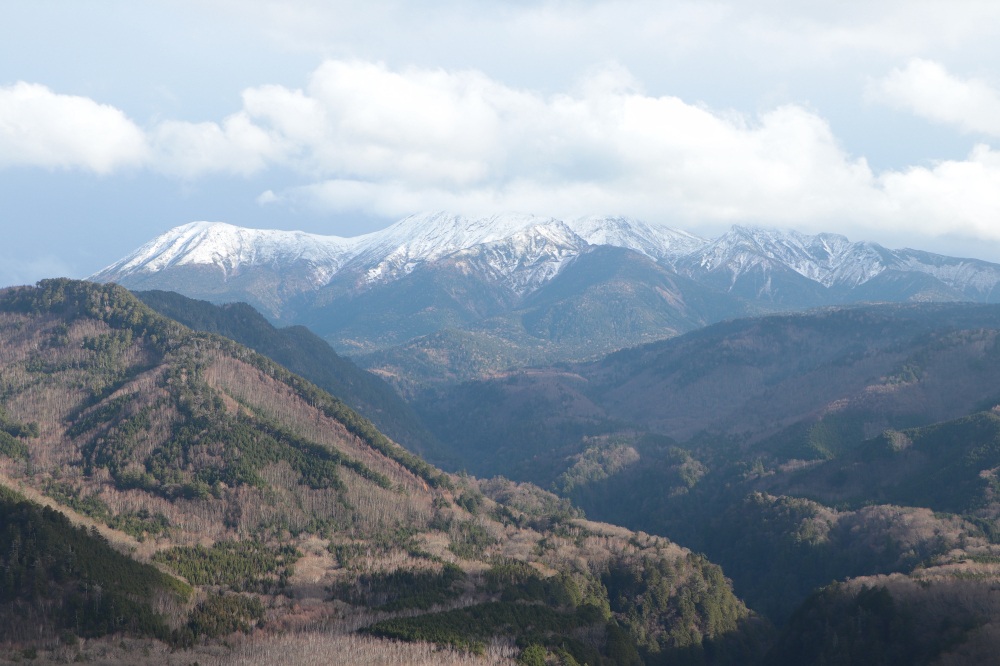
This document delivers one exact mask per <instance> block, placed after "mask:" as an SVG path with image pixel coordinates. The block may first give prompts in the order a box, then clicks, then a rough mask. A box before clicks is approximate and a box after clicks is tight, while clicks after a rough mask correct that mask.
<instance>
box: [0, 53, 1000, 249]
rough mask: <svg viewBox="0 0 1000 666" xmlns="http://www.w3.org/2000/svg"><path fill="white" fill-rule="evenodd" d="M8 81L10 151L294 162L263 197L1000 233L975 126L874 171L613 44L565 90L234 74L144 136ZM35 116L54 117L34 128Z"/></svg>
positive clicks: (236, 168)
mask: <svg viewBox="0 0 1000 666" xmlns="http://www.w3.org/2000/svg"><path fill="white" fill-rule="evenodd" d="M922 66H923V65H921V64H920V63H918V64H917V65H916V66H915V65H914V64H913V63H911V65H910V66H909V67H908V68H907V70H905V71H901V72H900V73H897V74H899V76H898V77H897V78H900V80H909V78H908V77H909V74H907V73H906V72H910V71H911V70H913V71H917V70H919V68H920V67H922ZM914 67H916V68H917V69H916V70H915V69H914ZM918 73H919V72H918ZM893 76H896V75H895V74H894V75H893ZM890 79H892V77H890ZM887 80H889V79H887ZM923 80H926V79H923ZM945 80H946V81H951V82H953V81H952V80H951V79H950V77H946V79H945ZM959 83H962V82H959ZM949 85H950V84H949ZM963 85H966V88H967V87H968V82H964V84H963ZM19 86H21V88H23V89H25V90H27V91H28V92H31V93H33V94H35V95H36V96H39V95H40V96H41V97H42V98H43V99H44V100H47V101H46V104H47V106H45V108H46V109H47V111H48V113H49V114H50V116H49V117H45V115H44V114H35V116H36V117H35V118H34V119H33V121H32V122H35V123H36V124H35V125H31V124H30V123H28V122H27V121H25V120H23V119H22V120H20V121H19V122H21V123H22V125H24V126H27V127H29V128H33V129H32V131H31V132H27V133H24V137H26V138H19V139H17V140H20V141H22V143H23V145H22V147H20V148H18V149H17V150H13V151H11V150H4V151H2V152H0V155H7V156H9V155H12V154H13V155H17V156H18V157H17V159H16V160H10V159H9V158H8V161H7V164H8V165H16V164H43V165H49V166H81V167H84V168H91V169H93V170H95V171H101V172H104V173H106V172H108V171H110V170H113V169H115V168H121V167H123V166H126V165H135V164H138V163H140V162H141V163H143V164H144V165H145V166H146V168H148V169H150V170H152V171H158V172H161V173H165V174H169V175H171V176H175V177H178V178H181V179H184V180H189V179H196V178H199V177H202V176H205V175H207V174H213V173H224V174H234V175H240V176H250V175H256V176H258V177H259V178H260V179H262V180H265V181H266V180H268V179H269V178H270V176H271V175H275V176H277V175H279V174H280V179H281V180H282V181H284V182H288V181H289V179H292V180H293V182H294V181H296V180H297V181H298V183H299V184H298V185H296V186H292V187H283V188H282V187H277V186H276V185H274V184H273V182H268V183H267V184H266V185H265V187H264V188H262V189H263V190H264V191H263V194H261V195H260V196H259V197H258V198H257V203H258V204H260V205H268V206H291V207H296V206H300V205H303V204H304V205H308V206H311V207H313V208H316V209H320V210H324V211H333V212H341V213H349V212H364V213H366V214H369V215H376V216H382V217H399V216H402V215H405V214H409V213H412V212H414V211H418V210H427V209H448V210H453V211H455V212H460V213H466V214H473V215H479V214H488V213H493V212H496V211H499V210H521V211H527V212H533V213H538V214H543V215H556V216H575V215H581V214H588V213H623V214H629V215H635V216H638V217H642V218H645V219H647V220H649V221H651V222H662V223H668V224H671V225H674V226H680V227H687V228H691V229H693V230H698V229H699V228H702V229H703V228H705V227H706V226H712V225H714V226H715V227H716V228H717V227H718V226H720V225H724V224H728V223H732V222H751V223H761V224H774V225H782V226H792V227H796V228H799V229H803V230H807V231H828V230H831V229H832V230H838V231H842V232H844V233H848V234H850V235H854V236H855V237H862V238H873V239H875V240H878V239H879V237H882V238H887V237H889V236H891V235H893V234H896V235H897V236H898V235H902V234H904V233H921V234H924V235H926V236H930V237H932V236H935V235H942V234H949V235H952V236H956V237H959V236H964V237H969V238H986V239H993V240H1000V225H997V224H995V221H996V220H997V219H1000V157H998V153H997V152H996V151H994V150H993V149H992V148H990V147H989V146H987V145H980V146H977V147H976V148H975V150H973V151H972V152H971V153H970V154H969V155H968V157H967V158H965V159H959V160H949V161H941V162H938V163H934V164H931V165H929V166H928V165H924V166H915V167H910V168H905V169H898V170H887V171H883V172H881V173H875V172H873V170H872V169H871V168H870V167H869V165H868V163H867V161H866V160H865V159H864V158H862V157H857V156H853V155H851V154H849V153H848V152H847V151H846V150H845V149H844V148H843V146H842V145H841V144H840V142H839V141H838V139H837V137H836V136H835V134H834V132H833V131H832V129H831V127H830V125H829V123H828V122H827V121H826V120H825V119H824V118H823V117H822V116H820V115H819V114H818V113H817V112H815V111H813V110H811V109H808V108H805V107H803V106H801V105H795V104H786V105H781V106H777V107H775V108H772V109H770V110H768V111H765V112H763V113H760V114H754V115H748V114H742V113H739V112H736V111H732V110H715V109H711V108H709V107H707V106H705V105H699V104H692V103H690V102H687V101H685V100H682V99H680V98H678V97H673V96H667V95H654V94H649V93H646V92H644V91H643V89H642V86H641V85H640V83H639V82H638V81H636V80H635V78H634V77H633V76H632V75H631V74H630V73H629V71H627V70H626V69H625V68H623V67H621V66H619V65H616V64H614V63H611V64H608V65H606V66H603V67H598V68H596V69H592V70H591V71H590V74H589V75H587V76H585V77H584V78H582V79H581V80H579V81H578V82H577V84H576V85H575V86H573V87H572V88H571V89H570V90H569V91H567V92H561V93H556V94H545V93H541V92H538V91H532V90H528V89H521V88H515V87H512V86H508V85H505V84H503V83H501V82H499V81H497V80H495V79H493V78H490V77H488V76H487V75H485V74H484V73H482V72H478V71H475V70H458V71H450V70H444V69H438V68H417V67H410V68H404V69H392V68H390V67H388V66H386V65H384V64H379V63H372V62H366V61H360V60H329V61H326V62H325V63H323V64H322V65H321V66H320V67H319V68H317V69H316V71H315V72H313V74H312V76H311V77H310V78H309V81H308V84H307V85H306V86H305V87H304V88H303V89H291V88H287V87H283V86H277V85H269V86H260V87H255V88H250V89H247V90H246V91H244V93H243V96H242V108H240V109H238V110H236V111H235V112H234V113H232V114H231V115H229V116H227V117H226V118H225V119H223V120H222V121H221V122H203V123H191V122H180V121H174V120H168V121H163V122H159V123H157V124H154V125H153V126H151V127H150V128H149V129H148V131H147V136H145V137H144V136H143V134H142V132H141V131H140V130H139V129H138V128H136V126H135V125H134V124H133V123H132V122H131V121H129V120H128V119H127V118H126V117H125V116H124V114H122V113H121V112H119V111H117V110H115V109H113V108H111V107H107V106H102V105H99V104H97V103H96V102H93V101H91V100H88V99H85V98H75V97H68V96H62V95H56V94H54V93H51V92H49V91H48V90H47V89H46V88H43V87H41V86H29V85H27V84H19ZM901 89H904V90H905V89H907V88H906V87H905V86H903V87H902V88H901ZM12 90H17V87H15V88H14V89H12ZM4 92H5V93H6V94H8V95H10V94H11V91H10V90H5V91H4ZM980 98H981V99H986V100H987V101H988V100H989V99H990V98H989V96H982V95H981V96H980ZM980 98H976V99H980ZM52 100H55V102H53V101H52ZM66 100H69V102H67V101H66ZM60 104H62V105H64V106H59V105H60ZM984 104H985V103H984ZM43 106H44V105H43ZM980 106H982V105H980ZM80 109H82V110H83V111H85V112H86V113H83V112H81V111H80ZM57 111H58V112H61V113H65V114H67V117H66V118H61V117H59V116H57V115H52V114H55V113H56V112H57ZM4 113H6V114H7V115H0V118H4V119H5V122H7V123H8V124H7V125H3V124H0V137H2V138H0V141H7V142H10V141H12V140H13V139H11V138H10V137H12V136H15V137H17V136H19V135H17V133H16V132H13V131H10V130H9V129H6V128H8V127H9V126H10V124H9V121H6V118H8V117H17V118H23V116H24V113H25V111H24V110H23V109H22V110H21V115H20V116H16V115H15V114H11V113H10V112H9V107H4V108H3V109H2V110H0V114H4ZM88 114H89V115H88ZM975 117H977V118H978V117H980V116H975ZM983 118H985V117H983ZM977 122H979V121H977ZM982 122H986V120H985V119H983V120H982ZM73 123H76V125H74V126H75V127H77V128H83V129H80V131H79V132H77V134H80V135H82V136H86V137H92V136H100V135H101V133H100V132H95V131H93V128H94V127H97V128H100V127H112V128H117V129H118V132H119V134H121V135H124V136H126V137H131V139H130V141H129V142H124V143H123V142H121V141H119V144H120V145H125V146H132V150H131V152H129V151H124V150H121V149H119V150H117V151H112V152H111V154H112V155H113V156H115V158H114V159H111V158H107V157H105V158H104V159H103V161H101V160H99V159H98V158H97V157H95V156H94V155H95V153H85V151H83V149H79V150H77V151H76V152H73V150H69V149H67V148H66V147H65V144H67V143H69V139H66V138H60V137H65V136H66V135H67V132H66V131H65V128H66V127H68V126H71V125H73ZM48 127H54V128H56V129H57V130H59V131H54V133H53V134H49V133H47V132H46V131H43V130H42V129H40V128H48ZM122 127H124V128H126V130H127V131H124V130H122V129H121V128H122ZM60 131H61V132H62V134H60ZM108 134H111V132H110V131H105V132H104V135H105V136H107V135H108ZM73 136H75V134H73ZM32 142H34V143H32ZM85 145H86V146H89V147H90V148H91V149H92V150H97V149H96V148H94V147H93V145H92V144H91V143H86V144H85ZM111 145H115V144H114V142H111ZM53 146H55V148H54V147H53ZM101 147H102V148H103V149H105V150H107V149H108V148H107V143H106V142H104V143H101ZM96 154H97V155H100V153H96ZM56 155H59V156H61V159H62V160H63V161H61V162H60V161H57V160H56V157H54V156H56ZM66 155H77V157H72V158H69V157H66ZM80 155H85V157H84V156H80ZM268 186H269V188H268Z"/></svg>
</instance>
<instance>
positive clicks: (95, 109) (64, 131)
mask: <svg viewBox="0 0 1000 666" xmlns="http://www.w3.org/2000/svg"><path fill="white" fill-rule="evenodd" d="M146 156H147V146H146V141H145V137H144V135H143V132H142V130H140V129H139V128H138V127H137V126H136V125H135V124H134V123H133V122H132V121H131V120H129V119H128V118H127V117H126V116H125V114H124V113H122V112H121V111H119V110H118V109H116V108H114V107H111V106H107V105H104V104H98V103H97V102H94V101H93V100H91V99H88V98H86V97H78V96H75V95H60V94H57V93H54V92H52V91H51V90H49V89H48V88H46V87H45V86H42V85H38V84H32V83H24V82H19V83H16V84H14V85H12V86H6V87H0V166H34V167H44V168H50V169H51V168H78V169H86V170H89V171H94V172H97V173H100V174H106V173H109V172H111V171H113V170H115V169H119V168H121V167H128V166H135V165H138V164H140V163H142V162H143V161H144V160H145V158H146Z"/></svg>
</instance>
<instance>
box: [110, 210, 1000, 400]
mask: <svg viewBox="0 0 1000 666" xmlns="http://www.w3.org/2000/svg"><path fill="white" fill-rule="evenodd" d="M93 279H95V280H97V281H100V282H117V283H119V284H122V285H124V286H127V287H129V288H132V289H140V290H142V289H162V290H170V291H177V292H180V293H182V294H185V295H187V296H191V297H195V298H204V299H208V300H211V301H214V302H232V301H245V302H248V303H250V304H251V305H253V306H254V307H256V308H258V309H260V310H261V311H262V312H264V313H265V314H266V315H267V316H269V317H271V318H272V319H274V320H275V321H278V322H281V323H284V324H305V325H307V326H308V327H309V328H310V329H311V330H313V331H315V332H316V333H317V334H319V335H320V336H321V337H323V338H324V339H326V340H328V341H329V342H330V343H331V344H332V345H333V346H334V348H335V349H337V350H338V351H341V352H347V353H350V354H352V355H362V356H360V357H359V360H361V361H362V362H363V363H364V364H366V365H367V366H368V367H370V368H373V369H376V370H377V371H379V372H380V373H382V374H383V376H385V377H386V378H387V379H388V380H389V381H390V382H392V383H394V384H396V386H397V387H402V388H404V389H406V390H409V389H410V388H412V387H413V386H414V385H416V384H421V383H426V382H433V381H442V380H445V381H450V380H453V379H469V378H475V377H481V376H484V375H489V374H493V373H496V372H497V371H502V370H505V369H508V368H510V367H517V366H523V365H526V364H538V363H546V362H554V361H560V360H569V359H581V358H593V357H597V356H599V355H601V354H604V353H607V352H609V351H613V350H616V349H621V348H624V347H628V346H633V345H636V344H639V343H643V342H649V341H653V340H658V339H664V338H668V337H672V336H674V335H677V334H679V333H683V332H686V331H690V330H693V329H696V328H700V327H702V326H704V325H706V324H708V323H712V322H716V321H720V320H724V319H730V318H734V317H741V316H745V315H748V314H755V313H759V312H766V311H775V310H798V309H803V308H810V307H816V306H821V305H831V304H842V303H852V302H861V301H891V302H909V301H965V300H969V301H979V302H994V301H996V300H998V299H1000V292H996V285H997V284H998V283H1000V266H998V265H996V264H991V263H988V262H983V261H977V260H970V259H956V258H951V257H945V256H941V255H934V254H930V253H926V252H918V251H914V250H889V249H886V248H883V247H881V246H879V245H876V244H874V243H865V242H861V243H852V242H850V241H848V240H847V239H846V238H844V237H843V236H838V235H834V234H819V235H816V236H808V235H804V234H799V233H796V232H792V231H774V230H766V229H757V228H746V227H734V228H733V229H732V230H731V231H730V232H728V233H727V234H725V235H723V236H722V237H720V238H718V239H715V240H713V241H708V240H704V239H701V238H697V237H695V236H692V235H690V234H687V233H684V232H681V231H676V230H672V229H667V228H664V227H657V226H653V225H648V224H645V223H643V222H641V221H638V220H633V219H627V218H612V217H604V218H601V217H591V218H582V219H577V220H567V221H563V220H556V219H552V218H539V217H532V216H525V215H497V216H493V217H488V218H482V219H469V218H464V217H461V216H457V215H450V214H445V213H435V214H425V215H414V216H410V217H408V218H405V219H403V220H400V221H399V222H397V223H396V224H394V225H392V226H390V227H388V228H386V229H384V230H382V231H377V232H373V233H370V234H366V235H363V236H358V237H354V238H340V237H333V236H317V235H312V234H304V233H301V232H283V231H261V230H252V229H242V228H239V227H235V226H231V225H228V224H222V223H206V222H197V223H192V224H188V225H185V226H182V227H178V228H176V229H173V230H171V231H169V232H167V233H166V234H164V235H162V236H160V237H159V238H156V239H154V240H153V241H151V242H150V243H148V244H147V245H145V246H143V247H142V248H140V249H139V250H137V251H136V252H135V253H133V254H132V255H130V256H128V257H126V258H124V259H122V260H121V261H119V262H117V263H116V264H114V265H112V266H109V267H108V268H106V269H104V270H103V271H101V272H100V273H98V274H97V275H95V276H93Z"/></svg>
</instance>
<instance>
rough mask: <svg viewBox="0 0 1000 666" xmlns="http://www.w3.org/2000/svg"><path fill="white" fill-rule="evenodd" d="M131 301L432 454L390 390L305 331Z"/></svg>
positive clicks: (420, 428)
mask: <svg viewBox="0 0 1000 666" xmlns="http://www.w3.org/2000/svg"><path fill="white" fill-rule="evenodd" d="M136 296H137V297H138V298H139V300H141V301H142V302H143V303H145V304H146V305H148V306H150V307H151V308H153V309H154V310H156V311H157V312H159V313H160V314H162V315H164V316H166V317H169V318H171V319H174V320H175V321H179V322H180V323H182V324H184V325H185V326H188V327H190V328H192V329H194V330H196V331H204V332H206V333H216V334H218V335H222V336H224V337H227V338H230V339H232V340H235V341H236V342H239V343H240V344H243V345H246V346H247V347H250V348H251V349H253V350H255V351H257V352H259V353H261V354H263V355H264V356H267V357H268V358H270V359H271V360H273V361H276V362H278V363H280V364H281V365H283V366H284V367H286V368H288V369H289V370H291V371H292V372H294V373H295V374H298V375H301V376H302V377H305V378H306V379H308V380H309V381H311V382H312V383H314V384H316V385H317V386H319V387H320V388H322V389H323V390H324V391H326V392H328V393H329V394H331V395H335V396H337V397H338V398H339V399H340V400H343V401H344V403H345V404H347V405H348V406H349V407H351V408H352V409H354V410H355V411H357V412H358V413H360V414H361V415H362V416H364V417H365V418H367V419H368V420H370V421H371V422H372V423H373V424H375V426H376V427H377V428H378V429H379V430H380V431H381V432H383V433H385V434H386V435H388V436H389V437H391V438H392V439H394V440H395V441H397V442H399V443H400V444H402V445H403V446H405V447H406V448H407V449H409V450H411V451H416V452H418V453H422V454H426V453H427V452H430V451H433V450H434V449H435V446H436V445H435V442H434V436H433V435H431V433H430V432H429V431H428V430H427V428H426V427H425V426H424V425H423V423H422V422H421V421H420V418H419V417H418V416H417V415H416V413H415V412H414V411H413V408H412V407H410V406H409V405H408V404H407V403H406V402H404V401H403V400H402V399H401V398H400V397H399V395H398V394H397V393H396V392H395V391H394V390H393V389H392V387H390V386H389V385H388V384H386V383H385V382H384V381H382V380H381V379H379V378H378V377H377V376H375V375H373V374H371V373H369V372H367V371H365V370H362V369H361V368H359V367H358V366H357V365H356V364H354V362H352V361H351V360H350V359H347V358H344V357H343V356H340V355H339V354H337V353H336V352H335V351H333V349H332V348H330V345H328V344H327V343H326V342H324V341H323V340H322V339H320V338H319V337H318V336H316V335H314V334H313V333H312V332H311V331H309V329H307V328H305V327H303V326H290V327H288V328H280V329H279V328H275V327H274V326H272V325H271V323H270V322H268V321H267V319H265V318H264V317H263V315H261V314H260V313H259V312H257V311H256V310H254V309H253V308H252V307H250V306H249V305H247V304H246V303H229V304H226V305H214V304H212V303H209V302H208V301H198V300H195V299H191V298H187V297H186V296H182V295H180V294H178V293H175V292H168V291H143V292H139V293H137V294H136Z"/></svg>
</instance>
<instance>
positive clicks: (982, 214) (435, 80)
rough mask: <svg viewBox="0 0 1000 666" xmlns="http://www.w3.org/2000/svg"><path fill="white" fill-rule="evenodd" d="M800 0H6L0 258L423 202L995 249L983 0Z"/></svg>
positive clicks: (46, 267)
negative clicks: (202, 224) (193, 224)
mask: <svg viewBox="0 0 1000 666" xmlns="http://www.w3.org/2000/svg"><path fill="white" fill-rule="evenodd" d="M810 4H818V3H800V2H791V1H784V0H774V1H768V2H735V1H733V2H702V1H698V2H628V1H617V2H569V1H558V2H527V1H524V2H490V1H486V0H480V1H478V2H431V3H421V4H420V5H419V6H418V5H417V4H415V3H404V2H381V1H379V0H373V1H371V2H365V3H338V2H327V1H320V0H282V1H280V2H266V1H253V0H249V1H247V0H244V1H241V2H235V1H230V0H200V1H198V2H194V1H191V2H188V1H185V0H174V1H173V2H160V1H158V0H147V1H145V2H142V3H136V2H124V1H119V2H112V1H103V2H102V1H101V0H94V1H91V2H87V3H81V2H73V1H71V0H63V1H59V2H56V1H53V0H35V1H34V2H30V3H28V2H14V1H10V2H5V3H3V21H2V22H0V205H2V210H3V214H2V215H3V217H2V218H0V219H2V224H3V227H4V229H3V231H4V239H5V240H4V243H3V244H2V245H0V285H7V284H18V283H28V282H33V281H35V280H38V279H40V278H43V277H49V276H55V275H68V276H72V277H84V276H86V275H88V274H90V273H93V272H95V271H97V270H99V269H100V268H102V267H103V266H105V265H107V264H110V263H112V262H113V261H114V260H116V259H118V258H119V257H121V256H122V255H124V254H126V253H127V252H129V251H130V250H132V249H134V248H135V247H137V246H138V245H140V244H142V243H143V242H145V241H147V240H149V239H150V238H152V237H153V236H155V235H157V234H159V233H162V232H163V231H166V230H167V229H169V228H171V227H173V226H177V225H179V224H184V223H186V222H190V221H193V220H221V221H226V222H230V223H233V224H239V225H244V226H251V227H258V228H279V229H303V230H306V231H310V232H314V233H325V234H334V235H354V234H357V233H361V232H364V231H369V230H372V229H375V228H379V227H382V226H385V225H386V224H388V223H390V222H392V221H394V220H396V219H398V218H400V217H403V216H405V215H407V214H410V213H414V212H419V211H425V210H442V209H443V210H451V211H454V212H458V213H464V214H468V215H483V214H490V213H496V212H503V211H519V212H528V213H536V214H539V215H552V216H557V217H572V216H576V215H584V214H624V215H631V216H635V217H639V218H641V219H644V220H646V221H648V222H651V223H656V224H663V225H667V226H672V227H676V228H681V229H685V230H688V231H691V232H693V233H697V234H701V235H704V236H712V235H714V234H717V233H719V232H720V231H722V230H724V229H725V228H727V227H728V226H729V225H731V224H734V223H742V224H760V225H765V226H775V227H783V228H794V229H798V230H800V231H803V232H819V231H833V232H839V233H843V234H845V235H847V236H848V237H850V238H852V239H853V240H874V241H877V242H881V243H883V244H886V245H889V246H891V247H904V246H905V247H916V248H921V249H927V250H931V251H939V252H945V253H951V254H959V255H964V256H975V257H980V258H984V259H988V260H992V261H1000V146H998V145H997V144H998V138H1000V72H998V71H997V69H996V66H995V63H997V62H1000V57H998V56H1000V53H998V51H1000V39H998V37H1000V35H998V34H997V33H998V32H1000V27H998V26H1000V5H998V4H997V3H995V2H950V3H947V4H945V3H941V2H913V1H909V2H896V1H894V0H887V1H885V2H878V3H871V2H840V3H823V5H824V6H821V7H819V8H816V7H809V6H808V5H810Z"/></svg>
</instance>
